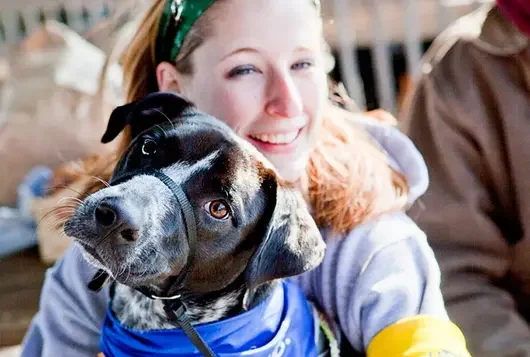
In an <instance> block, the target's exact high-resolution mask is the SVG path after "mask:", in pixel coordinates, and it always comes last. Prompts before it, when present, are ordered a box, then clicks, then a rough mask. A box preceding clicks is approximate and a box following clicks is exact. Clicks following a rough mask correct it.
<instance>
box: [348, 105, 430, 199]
mask: <svg viewBox="0 0 530 357" xmlns="http://www.w3.org/2000/svg"><path fill="white" fill-rule="evenodd" d="M352 121H353V122H354V124H357V125H361V126H362V127H363V128H364V129H365V130H366V131H367V132H368V134H369V135H370V136H371V137H372V138H373V139H374V140H375V141H376V143H377V144H378V145H379V146H380V148H381V150H383V151H384V152H385V153H386V154H387V155H388V158H389V161H390V165H391V166H392V168H393V169H395V170H396V171H398V172H400V173H401V174H402V175H404V176H405V178H406V179H407V183H408V186H409V194H408V198H407V203H408V205H409V206H410V205H411V204H413V203H414V202H415V201H416V200H417V199H418V198H419V197H420V196H422V195H423V194H424V193H425V191H426V190H427V187H428V186H429V173H428V170H427V165H426V164H425V161H424V160H423V157H422V155H421V154H420V152H419V151H418V149H417V148H416V146H415V145H414V143H413V142H412V141H411V140H410V139H409V138H408V136H406V135H405V134H403V133H402V132H401V131H400V130H399V129H398V128H397V127H396V126H393V125H390V124H385V123H380V122H378V121H376V120H374V119H373V118H371V117H368V116H365V115H359V116H356V117H355V119H353V120H352Z"/></svg>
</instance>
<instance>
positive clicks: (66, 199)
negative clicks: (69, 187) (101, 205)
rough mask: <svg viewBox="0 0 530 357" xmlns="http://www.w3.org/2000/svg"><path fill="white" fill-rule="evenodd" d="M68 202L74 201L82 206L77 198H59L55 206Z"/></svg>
mask: <svg viewBox="0 0 530 357" xmlns="http://www.w3.org/2000/svg"><path fill="white" fill-rule="evenodd" d="M68 200H70V201H74V202H76V203H79V204H82V203H83V201H82V200H80V199H79V198H77V197H63V198H61V199H60V200H59V201H57V204H60V203H61V202H65V201H68Z"/></svg>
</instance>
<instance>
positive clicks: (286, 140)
mask: <svg viewBox="0 0 530 357" xmlns="http://www.w3.org/2000/svg"><path fill="white" fill-rule="evenodd" d="M297 136H298V131H293V132H292V133H284V134H251V135H250V137H251V138H252V139H255V140H259V141H262V142H264V143H270V144H290V143H292V142H293V141H294V140H295V139H296V137H297Z"/></svg>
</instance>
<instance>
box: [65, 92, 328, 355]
mask: <svg viewBox="0 0 530 357" xmlns="http://www.w3.org/2000/svg"><path fill="white" fill-rule="evenodd" d="M127 125H128V126H129V130H130V133H131V135H132V138H133V141H132V143H131V144H130V146H129V147H128V148H127V149H126V150H125V151H124V152H123V153H122V156H121V159H120V161H119V163H118V165H117V167H116V169H115V171H114V175H113V178H112V179H111V185H110V186H109V187H107V188H104V189H102V190H100V191H98V192H96V193H94V194H92V195H90V196H88V197H87V198H86V199H85V200H84V201H83V203H82V204H81V205H80V206H78V208H77V210H76V211H75V213H74V214H73V215H72V217H71V218H70V219H69V221H68V222H67V223H66V224H65V233H66V234H67V235H68V236H71V237H73V238H74V239H75V241H76V242H77V243H78V244H79V245H80V246H81V247H82V248H83V254H84V256H85V259H87V260H88V261H89V262H90V263H91V264H93V265H95V266H96V267H98V268H100V269H102V270H104V271H105V272H107V274H109V275H110V276H111V277H112V279H113V281H114V282H115V284H114V289H113V297H112V302H111V305H110V308H109V311H110V313H111V315H112V316H113V317H114V318H115V321H117V322H119V324H121V325H123V326H124V327H125V328H127V329H129V331H132V330H136V331H150V330H157V331H159V330H166V329H175V324H174V323H173V322H172V321H170V320H169V319H168V316H167V312H166V311H165V310H164V300H160V299H152V298H149V297H148V296H146V294H145V291H149V294H151V295H152V296H161V297H169V296H175V295H177V296H178V297H179V298H180V299H181V301H182V304H183V305H184V306H185V307H186V311H187V312H186V314H187V316H188V318H189V320H190V321H191V323H192V324H194V325H198V324H205V323H211V322H215V321H218V322H219V321H220V320H224V321H230V319H231V318H234V317H237V316H239V315H241V314H246V313H248V312H249V311H251V310H252V309H254V308H255V307H257V306H263V305H266V304H267V302H268V301H270V300H271V296H273V295H275V294H276V293H275V291H276V289H277V288H278V286H283V285H284V284H285V283H284V282H282V278H287V277H291V276H296V275H299V274H301V273H304V272H306V271H308V270H311V269H313V268H315V267H317V266H318V265H319V264H320V262H321V260H322V259H323V256H324V251H325V244H324V242H323V240H322V237H321V235H320V232H319V230H318V228H317V227H316V225H315V223H314V221H313V219H312V218H311V216H310V214H309V212H308V210H307V208H306V204H305V202H304V201H303V199H302V197H301V196H300V195H299V194H298V193H297V192H296V191H295V189H294V188H292V187H289V186H288V185H285V184H283V183H282V182H281V180H280V179H279V178H278V176H277V175H276V174H275V172H274V169H273V168H271V167H270V165H269V164H268V163H267V160H266V159H265V158H264V157H263V156H262V155H261V154H260V153H259V152H258V151H257V150H256V149H255V148H254V147H253V146H252V145H251V144H249V143H247V142H246V141H245V140H243V139H242V138H240V137H238V136H237V135H236V134H235V133H234V132H233V131H232V130H231V129H230V128H229V127H228V126H227V125H225V124H224V123H222V122H221V121H219V120H217V119H215V118H213V117H211V116H208V115H206V114H204V113H202V112H200V111H198V110H197V109H196V108H195V107H194V105H193V104H192V103H190V102H189V101H187V100H185V99H183V98H182V97H180V96H178V95H175V94H170V93H156V94H151V95H149V96H147V97H146V98H144V99H142V100H140V101H138V102H134V103H130V104H126V105H124V106H121V107H118V108H116V109H115V110H114V112H113V113H112V115H111V118H110V121H109V124H108V128H107V131H106V133H105V134H104V136H103V138H102V141H103V142H110V141H112V140H113V139H114V138H115V137H116V136H118V134H120V132H122V130H123V129H124V128H125V127H126V126H127ZM175 190H177V191H179V192H180V195H181V196H179V194H178V193H177V194H176V193H175ZM183 200H184V202H183ZM190 217H191V218H190ZM191 226H193V227H191ZM190 227H191V228H193V232H192V233H190ZM190 234H193V235H194V237H193V239H191V238H190ZM149 294H147V295H149ZM282 294H283V295H282ZM282 294H280V296H287V293H286V292H285V291H284V292H283V293H282ZM276 295H278V294H276ZM290 304H291V305H293V304H294V302H292V301H291V302H290ZM285 305H286V304H285ZM302 310H303V309H302ZM282 311H283V312H282ZM303 311H309V310H303ZM278 314H285V306H284V309H283V310H279V311H278ZM298 319H301V320H303V319H304V318H300V317H298ZM258 324H259V323H258ZM290 324H291V325H296V324H297V321H295V319H294V318H293V319H291V321H290ZM206 325H208V324H206ZM199 332H200V331H199ZM271 336H273V335H271ZM309 336H313V335H312V334H307V335H306V337H309ZM206 340H207V341H206V342H207V343H210V341H208V338H206ZM292 340H293V339H290V344H291V345H294V343H293V342H292ZM190 344H191V343H190ZM214 347H215V346H214ZM239 347H240V348H239V350H241V346H239ZM284 347H285V346H284ZM252 348H256V346H253V347H252ZM235 350H237V348H235ZM298 351H300V349H299V350H298ZM298 353H300V352H298ZM304 353H305V352H304ZM106 354H112V352H106ZM116 355H120V354H119V353H116ZM159 355H162V354H159ZM190 355H192V354H190ZM258 355H259V354H256V356H258ZM269 355H271V354H269ZM281 355H285V356H287V355H295V354H289V353H285V354H281ZM278 356H279V355H278ZM107 357H109V356H107Z"/></svg>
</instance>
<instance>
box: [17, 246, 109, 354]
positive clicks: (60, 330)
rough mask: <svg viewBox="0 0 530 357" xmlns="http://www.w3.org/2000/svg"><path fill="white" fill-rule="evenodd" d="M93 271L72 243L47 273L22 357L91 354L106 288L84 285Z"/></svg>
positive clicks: (96, 345) (105, 301)
mask: <svg viewBox="0 0 530 357" xmlns="http://www.w3.org/2000/svg"><path fill="white" fill-rule="evenodd" d="M95 272H96V270H95V268H93V267H91V266H89V265H88V263H86V261H85V260H84V258H83V257H82V256H81V252H80V249H79V248H77V247H76V246H74V245H72V246H71V247H70V248H69V249H68V250H67V251H66V253H65V255H64V257H63V258H62V259H61V260H59V261H58V262H57V264H56V265H55V266H54V267H53V268H50V269H49V270H48V271H47V273H46V278H45V281H44V286H43V289H42V293H41V297H40V307H39V311H38V313H37V314H36V315H35V317H34V319H33V321H32V323H31V326H30V328H29V330H28V332H27V334H26V336H25V338H24V341H23V351H22V355H21V356H22V357H57V356H68V357H94V356H95V355H96V354H97V352H99V330H100V327H101V324H102V322H103V318H104V316H105V311H106V308H107V304H108V290H107V289H106V288H104V289H102V290H101V291H100V292H98V293H94V292H91V291H89V290H88V288H87V284H88V282H89V281H90V279H91V278H92V276H93V275H94V273H95Z"/></svg>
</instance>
